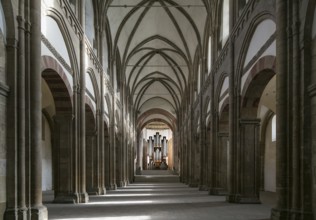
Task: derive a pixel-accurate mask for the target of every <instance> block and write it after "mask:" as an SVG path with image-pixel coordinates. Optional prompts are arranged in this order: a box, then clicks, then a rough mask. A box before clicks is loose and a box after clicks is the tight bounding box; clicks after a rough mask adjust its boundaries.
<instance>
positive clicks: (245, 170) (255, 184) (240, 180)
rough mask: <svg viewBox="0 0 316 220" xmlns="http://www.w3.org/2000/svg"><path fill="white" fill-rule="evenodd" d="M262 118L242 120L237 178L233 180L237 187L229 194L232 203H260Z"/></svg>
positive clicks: (229, 200)
mask: <svg viewBox="0 0 316 220" xmlns="http://www.w3.org/2000/svg"><path fill="white" fill-rule="evenodd" d="M259 131H260V119H241V120H240V144H239V148H238V151H237V155H236V156H237V158H238V159H237V161H236V164H235V166H237V167H236V170H237V173H236V175H237V178H236V179H235V181H234V182H233V184H234V185H235V188H236V189H237V190H236V192H235V193H234V194H229V195H228V196H227V200H228V202H232V203H250V204H252V203H260V200H259V193H260V168H259V165H260V149H259Z"/></svg>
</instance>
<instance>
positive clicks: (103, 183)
mask: <svg viewBox="0 0 316 220" xmlns="http://www.w3.org/2000/svg"><path fill="white" fill-rule="evenodd" d="M101 39H102V38H101ZM100 82H101V83H100V111H99V112H98V114H99V116H98V121H97V123H98V125H99V126H98V147H99V150H100V155H99V160H100V187H101V194H103V195H105V194H106V178H107V176H106V174H105V172H106V166H108V165H107V164H106V162H105V153H106V151H105V149H106V146H105V144H108V143H106V142H105V140H104V139H105V131H104V129H105V127H104V123H105V117H104V83H105V82H104V73H103V72H101V73H100ZM106 135H108V134H106Z"/></svg>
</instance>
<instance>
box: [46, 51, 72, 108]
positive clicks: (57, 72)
mask: <svg viewBox="0 0 316 220" xmlns="http://www.w3.org/2000/svg"><path fill="white" fill-rule="evenodd" d="M41 72H42V77H43V79H44V80H45V81H46V82H47V84H48V86H49V88H50V90H51V92H52V93H53V97H54V100H55V105H56V112H72V105H73V100H72V98H73V92H72V88H71V86H70V83H69V81H68V78H67V76H66V73H65V72H64V70H63V68H62V67H61V66H60V64H59V63H58V61H56V60H55V59H54V58H52V57H49V56H42V59H41ZM54 91H55V92H54ZM57 93H58V94H59V95H58V96H56V95H55V96H54V94H57Z"/></svg>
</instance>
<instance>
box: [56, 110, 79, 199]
mask: <svg viewBox="0 0 316 220" xmlns="http://www.w3.org/2000/svg"><path fill="white" fill-rule="evenodd" d="M73 120H74V117H73V115H72V114H65V115H56V116H54V134H53V149H55V153H54V159H53V160H54V176H55V178H54V186H55V189H54V191H55V199H54V202H56V203H79V195H78V193H77V191H76V187H75V184H74V183H75V181H76V177H75V174H76V172H75V164H74V163H73V161H74V160H75V152H74V148H73V134H74V133H73Z"/></svg>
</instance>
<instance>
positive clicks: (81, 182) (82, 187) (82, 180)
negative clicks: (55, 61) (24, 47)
mask: <svg viewBox="0 0 316 220" xmlns="http://www.w3.org/2000/svg"><path fill="white" fill-rule="evenodd" d="M79 4H80V23H81V26H82V29H83V33H82V34H83V35H82V36H81V39H80V79H79V81H80V97H79V99H80V101H79V103H80V107H79V115H80V117H79V119H80V120H79V122H80V123H79V139H80V142H79V144H78V147H79V151H78V156H79V158H78V161H79V173H78V177H79V178H78V186H79V190H78V193H79V195H80V203H87V202H88V201H89V196H88V194H87V192H86V108H85V102H86V101H85V100H86V65H85V56H86V44H85V37H84V34H85V32H84V29H85V0H82V1H80V3H79Z"/></svg>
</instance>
